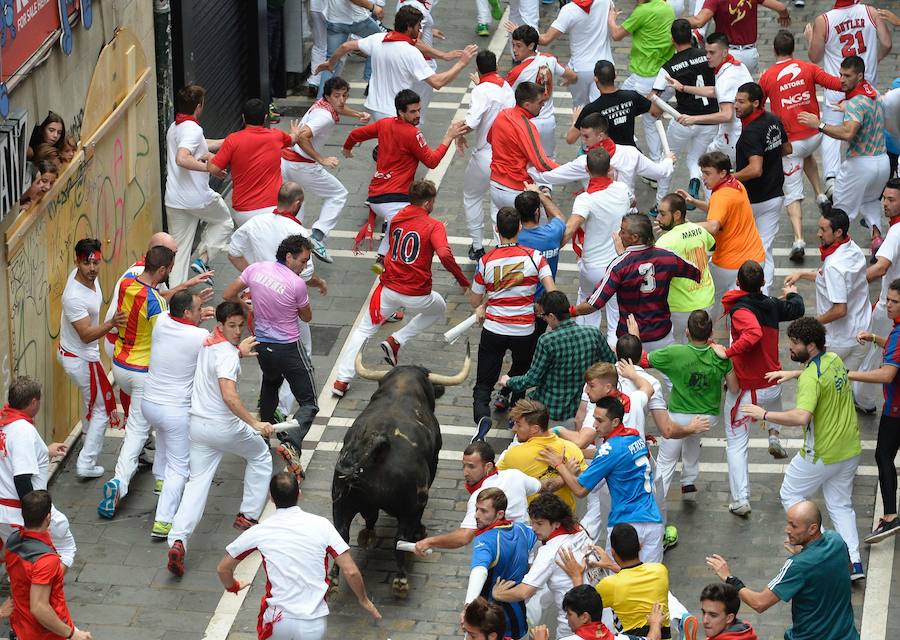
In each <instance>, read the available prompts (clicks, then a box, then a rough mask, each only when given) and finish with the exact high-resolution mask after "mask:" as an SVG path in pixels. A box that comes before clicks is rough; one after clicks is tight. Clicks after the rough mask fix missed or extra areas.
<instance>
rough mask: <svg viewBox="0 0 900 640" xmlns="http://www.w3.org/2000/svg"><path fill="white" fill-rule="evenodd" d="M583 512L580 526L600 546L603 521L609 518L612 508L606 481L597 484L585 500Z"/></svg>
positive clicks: (603, 528) (603, 529)
mask: <svg viewBox="0 0 900 640" xmlns="http://www.w3.org/2000/svg"><path fill="white" fill-rule="evenodd" d="M584 502H585V507H586V508H585V511H584V515H583V516H582V517H581V526H582V527H584V528H585V529H586V530H587V534H588V536H590V538H591V540H593V541H594V542H595V543H596V544H600V533H601V532H602V531H605V530H606V529H605V527H604V526H603V521H604V519H606V518H607V517H608V516H609V510H610V508H611V507H612V498H610V495H609V487H608V486H606V480H601V481H600V482H599V483H597V486H595V487H594V488H593V489H592V490H591V492H590V493H588V494H587V498H585V501H584Z"/></svg>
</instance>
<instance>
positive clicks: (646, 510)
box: [578, 435, 662, 527]
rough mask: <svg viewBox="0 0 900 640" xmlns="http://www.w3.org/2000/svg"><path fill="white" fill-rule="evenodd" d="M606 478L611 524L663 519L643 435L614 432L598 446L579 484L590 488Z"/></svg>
mask: <svg viewBox="0 0 900 640" xmlns="http://www.w3.org/2000/svg"><path fill="white" fill-rule="evenodd" d="M604 479H605V480H606V486H607V487H608V488H609V495H610V498H611V503H612V508H611V509H610V512H609V526H610V527H612V526H615V525H617V524H621V523H624V522H629V523H631V522H656V523H661V522H662V516H661V515H660V513H659V507H657V506H656V500H654V498H653V470H652V469H650V455H649V454H648V453H647V443H646V442H645V441H644V439H643V438H642V437H640V436H633V435H625V436H613V437H611V438H609V439H607V440H606V442H604V443H603V444H602V445H600V446H599V447H597V452H596V453H595V454H594V459H593V460H592V461H591V464H590V465H589V466H588V468H587V469H585V470H584V471H583V472H582V473H581V475H580V476H578V484H580V485H581V486H582V487H584V488H585V489H588V490H591V489H593V488H594V487H596V486H597V485H598V484H599V483H600V481H601V480H604Z"/></svg>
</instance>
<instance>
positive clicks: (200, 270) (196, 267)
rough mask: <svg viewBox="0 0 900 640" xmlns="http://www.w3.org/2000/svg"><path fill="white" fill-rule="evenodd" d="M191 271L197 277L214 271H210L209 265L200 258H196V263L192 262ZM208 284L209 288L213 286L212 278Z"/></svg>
mask: <svg viewBox="0 0 900 640" xmlns="http://www.w3.org/2000/svg"><path fill="white" fill-rule="evenodd" d="M191 271H193V272H194V273H196V274H197V275H201V274H204V273H206V272H208V271H212V269H210V268H209V265H208V264H206V263H205V262H203V260H201V259H200V258H194V261H193V262H191ZM206 282H207V284H208V285H209V286H213V279H212V278H210V279H209V280H207V281H206Z"/></svg>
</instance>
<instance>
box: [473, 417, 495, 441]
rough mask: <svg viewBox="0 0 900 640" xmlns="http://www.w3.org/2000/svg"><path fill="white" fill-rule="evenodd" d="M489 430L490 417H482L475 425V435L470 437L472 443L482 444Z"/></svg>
mask: <svg viewBox="0 0 900 640" xmlns="http://www.w3.org/2000/svg"><path fill="white" fill-rule="evenodd" d="M490 430H491V418H490V416H484V417H483V418H482V419H481V420H479V421H478V424H477V425H476V429H475V435H474V436H472V442H484V439H485V438H486V437H487V434H488V431H490Z"/></svg>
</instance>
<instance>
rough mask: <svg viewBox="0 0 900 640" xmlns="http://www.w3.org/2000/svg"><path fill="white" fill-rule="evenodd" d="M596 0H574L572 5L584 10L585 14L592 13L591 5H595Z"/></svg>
mask: <svg viewBox="0 0 900 640" xmlns="http://www.w3.org/2000/svg"><path fill="white" fill-rule="evenodd" d="M593 2H594V0H572V4H574V5H576V6H578V7H580V8H581V9H584V12H585V13H590V12H591V4H593Z"/></svg>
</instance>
